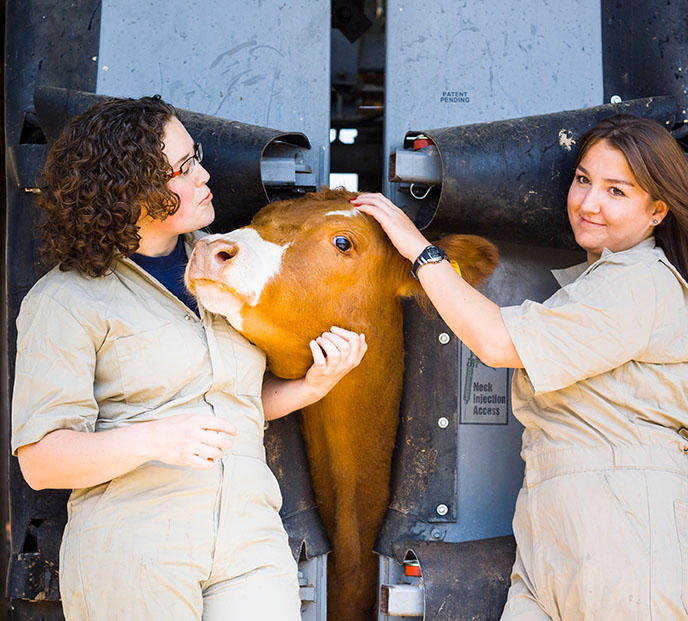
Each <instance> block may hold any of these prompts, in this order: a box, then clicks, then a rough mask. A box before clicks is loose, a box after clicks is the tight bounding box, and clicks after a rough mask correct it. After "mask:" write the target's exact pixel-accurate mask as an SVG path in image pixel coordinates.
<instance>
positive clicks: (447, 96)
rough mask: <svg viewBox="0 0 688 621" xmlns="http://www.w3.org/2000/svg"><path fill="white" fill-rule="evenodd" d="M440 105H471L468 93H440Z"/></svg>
mask: <svg viewBox="0 0 688 621" xmlns="http://www.w3.org/2000/svg"><path fill="white" fill-rule="evenodd" d="M440 103H453V104H467V103H471V97H470V95H469V94H468V91H442V96H441V97H440Z"/></svg>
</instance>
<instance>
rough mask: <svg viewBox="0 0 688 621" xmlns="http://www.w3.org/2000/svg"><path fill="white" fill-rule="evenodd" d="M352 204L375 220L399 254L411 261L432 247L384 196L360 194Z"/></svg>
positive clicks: (406, 217)
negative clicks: (427, 247)
mask: <svg viewBox="0 0 688 621" xmlns="http://www.w3.org/2000/svg"><path fill="white" fill-rule="evenodd" d="M351 204H352V205H353V206H354V207H355V208H356V209H358V211H361V212H363V213H367V214H368V215H370V216H372V217H373V218H375V219H376V220H377V221H378V222H379V223H380V226H381V227H382V228H383V230H384V231H385V233H387V235H388V237H389V239H390V241H391V242H392V243H393V244H394V246H395V247H396V249H397V250H398V251H399V253H400V254H401V255H402V256H404V257H406V258H407V259H408V260H409V261H412V262H413V261H415V260H416V258H417V257H418V255H419V254H420V253H421V252H422V251H423V250H424V249H425V247H426V246H429V245H430V242H428V240H427V239H425V237H424V236H423V234H422V233H421V232H420V231H419V230H418V229H417V228H416V225H415V224H413V222H411V219H410V218H409V217H408V216H407V215H406V214H405V213H404V212H403V211H402V210H401V209H399V207H397V206H396V205H395V204H394V203H393V202H392V201H390V200H389V199H388V198H387V197H386V196H383V195H382V194H379V193H378V194H359V195H358V196H357V197H356V198H353V199H351Z"/></svg>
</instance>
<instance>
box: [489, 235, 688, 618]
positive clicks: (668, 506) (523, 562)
mask: <svg viewBox="0 0 688 621" xmlns="http://www.w3.org/2000/svg"><path fill="white" fill-rule="evenodd" d="M555 276H557V277H558V279H559V282H560V284H562V285H563V288H562V289H560V290H559V291H558V292H557V293H555V294H554V295H553V296H552V297H551V298H550V299H549V300H547V301H546V302H545V303H543V304H537V303H534V302H530V301H526V302H525V303H524V304H522V305H521V306H519V307H508V308H504V309H502V316H503V318H504V322H505V324H506V327H507V330H508V331H509V334H510V335H511V338H512V340H513V342H514V345H515V347H516V350H517V351H518V354H519V356H520V358H521V361H522V362H523V365H524V370H517V371H516V373H515V374H514V379H513V386H512V393H513V410H514V415H515V416H516V418H518V420H519V421H521V423H523V425H524V427H525V431H524V433H523V447H522V453H521V454H522V457H523V459H524V461H525V463H526V467H525V479H524V486H523V488H522V489H521V491H520V493H519V496H518V499H517V502H516V513H515V516H514V523H513V526H514V534H515V537H516V542H517V557H516V562H515V565H514V568H513V572H512V576H511V578H512V586H511V589H510V590H509V595H508V599H507V604H506V608H505V610H504V614H503V616H502V619H503V621H504V620H509V621H511V620H519V621H521V620H528V621H531V620H538V621H539V620H543V621H544V620H546V619H557V620H558V619H563V620H565V621H574V620H576V621H577V620H583V619H585V620H594V619H600V620H609V621H611V620H614V621H616V620H620V621H621V620H624V621H625V620H628V621H641V620H645V619H653V620H656V621H657V620H667V621H669V620H672V621H675V620H678V619H688V453H687V451H688V442H687V441H686V440H685V439H683V438H682V437H681V436H680V435H679V434H678V433H677V431H678V430H679V429H680V428H681V427H688V401H687V399H688V397H687V395H688V362H687V361H688V285H687V284H686V282H685V281H684V280H683V279H682V278H681V276H680V275H679V274H678V272H676V270H675V269H674V267H673V266H672V265H671V264H670V263H669V262H668V261H667V259H666V257H665V255H664V253H663V251H662V250H661V249H659V248H655V246H654V238H650V239H647V240H645V241H643V242H641V243H640V244H638V245H637V246H635V247H633V248H631V249H629V250H626V251H623V252H618V253H611V252H609V251H607V250H605V251H604V252H603V254H602V256H601V258H600V259H599V260H598V261H597V262H596V263H594V264H593V265H591V266H590V267H588V266H587V265H583V266H577V267H575V268H570V269H569V270H562V271H561V272H559V273H558V274H555Z"/></svg>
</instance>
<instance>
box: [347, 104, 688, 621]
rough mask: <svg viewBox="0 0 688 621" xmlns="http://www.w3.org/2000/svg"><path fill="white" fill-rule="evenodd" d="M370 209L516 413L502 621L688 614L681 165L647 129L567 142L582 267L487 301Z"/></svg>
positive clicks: (644, 123) (380, 206) (657, 129)
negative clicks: (514, 487)
mask: <svg viewBox="0 0 688 621" xmlns="http://www.w3.org/2000/svg"><path fill="white" fill-rule="evenodd" d="M353 202H354V204H355V205H356V206H357V207H358V208H359V209H360V210H361V211H363V212H365V213H368V214H370V215H372V216H373V217H375V218H376V219H377V220H378V221H379V222H380V223H381V225H382V226H383V228H384V229H385V231H386V232H387V234H388V235H389V237H390V238H391V240H392V242H393V243H394V244H395V246H396V247H397V249H398V250H399V252H400V253H401V254H402V255H404V256H405V257H406V258H407V259H409V261H411V262H412V263H413V268H412V269H413V271H414V273H417V276H418V278H419V279H420V282H421V284H422V285H423V287H424V289H425V291H426V292H427V294H428V296H429V297H430V299H431V300H432V301H433V303H434V304H435V306H436V307H437V309H438V311H439V312H440V314H441V315H442V317H443V318H444V319H445V321H446V322H447V323H448V325H449V326H450V327H451V329H452V330H453V331H454V332H455V333H456V334H457V336H458V337H459V338H460V339H461V340H462V341H463V342H464V343H465V344H466V345H467V346H468V347H469V348H470V349H471V350H473V352H475V353H476V355H478V356H479V358H480V359H481V360H482V361H483V362H485V363H486V364H488V365H490V366H493V367H512V368H515V369H516V371H515V373H514V378H513V384H512V395H513V401H512V402H513V412H514V416H515V417H516V418H517V419H518V420H519V421H520V422H521V423H523V425H524V427H525V430H524V432H523V446H522V452H521V455H522V457H523V459H524V461H525V477H524V485H523V488H522V489H521V491H520V493H519V496H518V500H517V502H516V512H515V516H514V523H513V526H514V534H515V537H516V542H517V557H516V562H515V565H514V568H513V572H512V576H511V578H512V584H511V589H510V590H509V595H508V598H507V603H506V607H505V610H504V613H503V616H502V619H503V620H512V619H529V620H535V619H537V620H543V621H544V620H546V619H562V620H566V621H574V620H579V619H686V618H688V400H687V397H686V395H688V338H686V326H688V283H687V282H686V278H687V277H688V243H687V240H688V163H687V162H686V157H685V155H684V153H683V151H682V149H681V148H680V146H679V145H678V143H677V142H676V141H675V140H674V138H673V137H672V136H671V135H670V134H669V133H668V132H667V130H666V129H664V128H663V127H662V126H661V125H659V124H658V123H656V122H654V121H651V120H646V119H640V118H636V117H632V116H627V115H620V116H616V117H612V118H610V119H606V120H605V121H603V122H601V123H600V124H599V125H597V126H596V127H594V128H593V129H592V130H590V131H589V132H588V133H586V134H585V135H584V136H583V137H582V139H581V141H580V143H579V152H578V158H577V161H576V170H575V174H574V178H573V181H572V183H571V187H570V189H569V194H568V201H567V206H568V215H569V221H570V223H571V227H572V229H573V232H574V234H575V237H576V241H577V243H578V244H579V246H581V248H583V249H584V250H585V251H586V253H587V261H586V262H585V263H584V264H582V265H578V266H574V267H572V268H569V269H567V270H561V271H559V272H557V273H555V276H556V277H557V279H558V280H559V282H560V284H561V285H562V288H561V289H560V290H559V291H557V292H556V293H555V294H554V295H553V296H552V297H551V298H549V299H548V300H547V301H545V302H544V303H542V304H538V303H535V302H532V301H529V300H526V301H525V302H523V304H521V305H520V306H515V307H507V308H499V307H497V306H496V305H495V304H494V303H492V302H491V301H490V300H489V299H487V298H486V297H485V296H483V295H482V294H480V293H479V292H478V291H476V290H475V289H473V288H472V287H471V286H470V285H468V284H467V283H466V282H464V281H463V280H462V279H461V278H460V276H459V275H458V274H457V272H456V271H455V270H454V269H453V268H452V266H451V265H449V262H448V261H445V260H443V258H442V256H441V253H438V252H437V251H434V252H433V251H432V250H430V251H428V250H427V249H426V247H427V246H428V245H429V244H428V242H427V240H426V239H425V238H424V237H423V235H422V234H421V233H420V232H419V231H418V230H417V229H416V228H415V226H413V224H412V222H411V221H410V220H409V219H408V218H407V217H406V215H405V214H404V213H403V212H402V211H401V210H400V209H398V208H397V207H396V206H394V205H393V204H392V203H391V202H390V201H389V200H387V199H386V198H385V197H384V196H381V195H372V194H369V195H362V196H359V197H358V198H357V199H354V201H353Z"/></svg>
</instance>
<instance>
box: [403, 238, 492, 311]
mask: <svg viewBox="0 0 688 621" xmlns="http://www.w3.org/2000/svg"><path fill="white" fill-rule="evenodd" d="M433 244H435V245H436V246H439V247H440V248H442V250H444V251H445V252H446V253H447V255H449V258H450V259H452V260H454V261H456V262H457V263H458V264H459V267H460V269H461V276H462V277H463V278H464V279H465V280H466V281H467V282H468V283H470V284H471V285H473V286H474V287H475V286H477V285H479V284H480V283H481V282H483V281H484V280H485V279H486V278H487V277H488V276H489V275H490V274H492V272H493V271H494V269H495V267H497V258H498V252H497V248H496V247H495V245H494V244H492V243H490V242H489V241H487V240H486V239H484V238H483V237H478V236H476V235H448V236H447V237H443V238H442V239H440V240H437V241H435V242H433ZM399 293H400V295H401V296H402V297H411V296H413V297H415V298H416V299H417V300H418V302H419V303H420V305H421V306H422V307H424V308H425V307H426V305H428V304H429V300H428V299H427V297H426V295H425V292H424V291H423V287H421V285H420V283H419V282H418V281H417V280H416V279H415V278H413V276H412V275H411V270H410V269H405V270H404V278H403V284H402V286H401V288H400V291H399Z"/></svg>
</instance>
